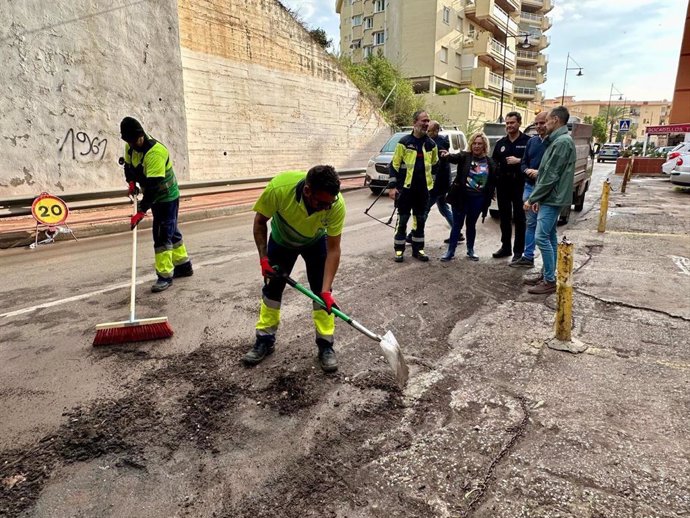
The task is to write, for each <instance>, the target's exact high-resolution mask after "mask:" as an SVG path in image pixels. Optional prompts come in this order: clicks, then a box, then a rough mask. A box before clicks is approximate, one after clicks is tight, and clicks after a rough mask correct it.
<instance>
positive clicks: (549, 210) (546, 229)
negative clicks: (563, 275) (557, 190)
mask: <svg viewBox="0 0 690 518" xmlns="http://www.w3.org/2000/svg"><path fill="white" fill-rule="evenodd" d="M560 213H561V207H558V206H554V205H539V212H537V230H536V232H535V236H536V241H537V246H538V247H539V250H540V251H541V259H542V261H543V263H544V280H545V281H548V282H556V259H557V258H558V236H557V235H556V225H557V224H558V216H559V215H560Z"/></svg>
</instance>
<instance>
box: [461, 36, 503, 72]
mask: <svg viewBox="0 0 690 518" xmlns="http://www.w3.org/2000/svg"><path fill="white" fill-rule="evenodd" d="M470 36H472V33H470ZM475 37H476V39H474V40H471V41H468V42H467V43H466V44H465V48H466V49H469V50H470V52H472V54H474V55H475V56H477V57H478V58H479V59H481V60H482V61H483V62H485V63H486V64H487V65H489V66H490V67H503V54H504V52H505V65H506V69H507V70H512V69H514V68H515V52H513V51H512V50H510V49H506V48H505V46H504V45H503V43H501V42H500V41H498V40H496V39H495V38H492V37H491V33H489V32H486V31H483V32H480V33H479V35H476V34H475Z"/></svg>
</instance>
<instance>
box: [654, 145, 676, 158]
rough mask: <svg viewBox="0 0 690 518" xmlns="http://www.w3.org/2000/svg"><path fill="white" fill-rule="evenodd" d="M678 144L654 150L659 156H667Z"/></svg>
mask: <svg viewBox="0 0 690 518" xmlns="http://www.w3.org/2000/svg"><path fill="white" fill-rule="evenodd" d="M675 147H676V146H661V147H658V148H656V149H655V150H654V152H655V153H657V154H658V155H659V156H662V157H664V158H666V157H667V156H668V154H669V153H670V152H671V151H673V149H674V148H675Z"/></svg>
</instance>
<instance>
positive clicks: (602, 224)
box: [597, 178, 611, 232]
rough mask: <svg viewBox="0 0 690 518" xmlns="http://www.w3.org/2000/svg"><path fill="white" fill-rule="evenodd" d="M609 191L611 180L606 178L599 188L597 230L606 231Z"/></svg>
mask: <svg viewBox="0 0 690 518" xmlns="http://www.w3.org/2000/svg"><path fill="white" fill-rule="evenodd" d="M610 192H611V180H609V179H608V178H607V179H606V181H605V182H604V185H603V187H602V189H601V208H600V209H599V226H598V227H597V232H606V215H607V213H608V211H609V193H610Z"/></svg>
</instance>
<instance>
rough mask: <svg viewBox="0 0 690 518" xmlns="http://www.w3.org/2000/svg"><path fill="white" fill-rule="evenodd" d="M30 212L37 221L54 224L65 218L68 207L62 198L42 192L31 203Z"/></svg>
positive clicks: (61, 221)
mask: <svg viewBox="0 0 690 518" xmlns="http://www.w3.org/2000/svg"><path fill="white" fill-rule="evenodd" d="M31 214H32V215H33V217H34V219H35V220H36V221H37V222H38V223H40V224H42V225H46V226H55V225H59V224H60V223H63V222H64V221H65V220H66V219H67V215H68V214H69V209H67V204H66V203H65V202H64V201H63V200H62V199H60V198H58V197H57V196H53V195H52V194H48V193H47V192H42V193H41V194H40V196H38V197H37V198H36V199H35V200H34V202H33V204H32V205H31Z"/></svg>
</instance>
